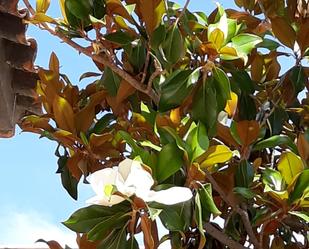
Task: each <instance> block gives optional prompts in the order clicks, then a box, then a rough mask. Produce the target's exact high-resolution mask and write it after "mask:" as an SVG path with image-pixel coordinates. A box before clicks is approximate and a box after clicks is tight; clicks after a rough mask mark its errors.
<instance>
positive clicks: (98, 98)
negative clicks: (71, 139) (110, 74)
mask: <svg viewBox="0 0 309 249" xmlns="http://www.w3.org/2000/svg"><path fill="white" fill-rule="evenodd" d="M105 98H106V92H105V91H99V92H97V93H95V94H93V95H92V96H90V100H89V103H88V104H87V105H86V106H85V107H84V108H83V109H81V110H80V111H79V112H78V113H76V114H75V115H74V122H75V125H76V131H77V132H78V133H79V132H81V131H82V132H87V131H88V129H89V127H90V126H91V124H92V123H93V120H94V118H95V107H96V106H97V105H99V104H100V103H101V102H102V101H103V100H104V99H105Z"/></svg>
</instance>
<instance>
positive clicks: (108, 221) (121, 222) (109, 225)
mask: <svg viewBox="0 0 309 249" xmlns="http://www.w3.org/2000/svg"><path fill="white" fill-rule="evenodd" d="M129 219H130V216H129V215H128V214H123V213H122V212H118V213H116V212H115V213H114V214H113V215H111V216H107V217H104V219H103V220H102V221H101V222H100V223H98V224H97V225H96V226H94V227H93V228H92V229H91V230H90V231H89V232H88V233H87V237H88V239H89V240H91V241H97V240H101V239H103V238H104V237H106V236H107V234H108V233H109V232H110V231H111V230H113V229H119V228H122V227H123V226H125V224H126V223H127V222H128V220H129Z"/></svg>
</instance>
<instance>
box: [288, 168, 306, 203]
mask: <svg viewBox="0 0 309 249" xmlns="http://www.w3.org/2000/svg"><path fill="white" fill-rule="evenodd" d="M308 183H309V169H306V170H304V171H303V172H302V173H301V174H300V175H299V177H298V178H297V181H296V183H295V186H294V189H293V191H292V192H291V194H290V198H289V201H290V203H293V202H295V201H296V200H299V199H301V198H302V196H303V195H304V193H308V192H309V185H308Z"/></svg>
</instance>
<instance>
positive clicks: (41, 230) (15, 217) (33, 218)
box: [0, 211, 76, 248]
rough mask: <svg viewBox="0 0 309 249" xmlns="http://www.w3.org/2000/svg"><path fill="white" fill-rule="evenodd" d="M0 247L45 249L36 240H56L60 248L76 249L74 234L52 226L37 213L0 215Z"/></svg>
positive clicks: (59, 226)
mask: <svg viewBox="0 0 309 249" xmlns="http://www.w3.org/2000/svg"><path fill="white" fill-rule="evenodd" d="M0 220H1V227H2V228H1V230H2V231H1V233H0V247H15V248H17V247H24V248H25V247H28V248H34V247H41V248H42V247H44V248H45V247H46V245H43V244H42V243H35V241H37V240H38V239H44V240H46V241H48V240H56V241H58V242H59V243H60V244H61V245H62V246H64V245H65V244H67V245H68V246H70V247H73V248H76V242H75V238H76V237H75V233H74V232H71V231H69V230H68V229H66V228H65V227H62V225H61V224H60V223H59V224H54V223H53V222H51V221H49V220H48V219H46V217H45V216H44V215H41V214H39V213H37V212H34V211H31V212H6V213H5V215H4V214H1V215H0Z"/></svg>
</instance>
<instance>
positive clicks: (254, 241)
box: [204, 169, 261, 249]
mask: <svg viewBox="0 0 309 249" xmlns="http://www.w3.org/2000/svg"><path fill="white" fill-rule="evenodd" d="M204 171H205V174H206V177H207V178H208V180H209V181H210V183H211V184H212V186H213V188H214V190H216V191H217V192H218V193H219V195H220V196H221V198H222V199H223V200H224V201H225V202H226V203H227V204H228V205H229V206H231V207H232V208H233V209H234V210H235V211H236V212H237V213H238V214H239V215H240V218H241V220H242V221H243V223H244V226H245V229H246V231H247V234H248V236H249V239H250V241H251V242H252V244H253V245H254V246H255V248H256V249H261V246H260V244H259V242H258V240H257V238H256V236H255V235H254V232H253V229H252V226H251V223H250V220H249V216H248V213H247V211H245V210H243V209H242V208H240V207H238V206H236V205H235V204H234V203H233V202H232V201H230V199H229V198H228V196H227V195H226V194H225V193H224V191H223V190H222V188H221V187H220V186H219V185H218V183H217V181H216V180H215V179H214V178H213V177H212V175H211V174H210V172H209V171H208V170H207V169H205V170H204Z"/></svg>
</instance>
